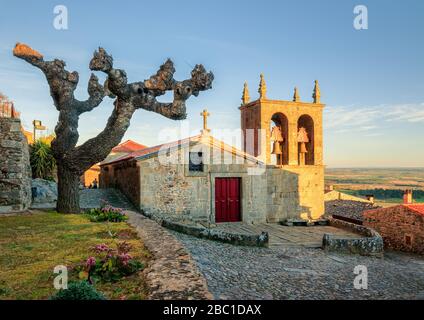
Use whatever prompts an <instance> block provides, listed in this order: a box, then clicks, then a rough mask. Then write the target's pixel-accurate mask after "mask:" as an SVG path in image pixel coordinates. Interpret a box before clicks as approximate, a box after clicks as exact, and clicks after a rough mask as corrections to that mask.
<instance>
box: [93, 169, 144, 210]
mask: <svg viewBox="0 0 424 320" xmlns="http://www.w3.org/2000/svg"><path fill="white" fill-rule="evenodd" d="M99 180H100V181H99V184H100V187H101V188H116V189H119V190H120V191H121V192H122V193H123V194H124V195H125V196H126V197H127V198H128V199H129V200H130V201H131V202H132V204H134V205H135V206H136V207H137V208H139V206H140V168H139V166H138V164H137V162H136V161H124V162H118V163H116V164H114V165H109V166H104V167H102V172H101V174H100V176H99Z"/></svg>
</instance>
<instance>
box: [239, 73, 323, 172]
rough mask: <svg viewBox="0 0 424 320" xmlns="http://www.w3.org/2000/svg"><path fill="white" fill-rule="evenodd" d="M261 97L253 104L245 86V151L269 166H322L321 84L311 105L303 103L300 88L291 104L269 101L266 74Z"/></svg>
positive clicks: (281, 101) (262, 80)
mask: <svg viewBox="0 0 424 320" xmlns="http://www.w3.org/2000/svg"><path fill="white" fill-rule="evenodd" d="M258 93H259V98H258V99H256V100H254V101H250V96H249V90H248V86H247V83H245V84H244V89H243V96H242V104H241V106H240V116H241V128H242V147H243V151H245V152H247V153H249V154H252V155H253V156H255V157H258V158H259V159H260V160H262V161H264V162H265V163H266V164H268V165H276V166H282V167H285V166H288V167H296V166H300V167H304V166H322V165H323V141H322V140H323V139H322V137H323V134H322V112H323V109H324V104H321V92H320V88H319V84H318V81H315V85H314V89H313V94H312V99H313V100H312V102H304V101H301V98H300V93H299V90H298V89H297V87H296V88H295V89H294V94H293V99H292V100H291V101H288V100H272V99H269V98H268V97H267V87H266V83H265V78H264V75H263V74H261V76H260V82H259V89H258Z"/></svg>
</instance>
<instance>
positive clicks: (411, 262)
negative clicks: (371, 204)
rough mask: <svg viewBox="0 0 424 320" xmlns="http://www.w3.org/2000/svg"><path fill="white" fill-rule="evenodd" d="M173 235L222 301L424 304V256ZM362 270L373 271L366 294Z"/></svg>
mask: <svg viewBox="0 0 424 320" xmlns="http://www.w3.org/2000/svg"><path fill="white" fill-rule="evenodd" d="M172 234H174V235H175V237H176V238H177V239H179V240H180V241H181V242H182V243H183V244H184V246H185V247H186V248H187V250H188V251H189V252H190V253H191V255H192V257H193V258H194V260H195V261H196V263H197V265H198V267H199V269H200V270H201V272H202V273H203V274H204V275H205V277H206V279H207V283H208V287H209V290H210V291H211V292H212V294H213V295H214V297H215V298H216V299H424V257H420V256H416V255H409V254H403V253H397V252H387V253H385V257H384V258H375V257H363V256H359V255H344V254H334V253H330V254H328V253H325V252H324V251H323V250H321V249H310V248H303V247H298V248H295V247H291V248H290V247H287V248H281V247H280V248H278V249H273V248H255V247H241V246H234V245H230V244H224V243H219V242H214V241H210V240H205V239H199V238H195V237H191V236H188V235H185V234H181V233H177V232H174V231H172ZM357 265H364V266H366V267H367V269H368V289H366V290H364V289H362V290H358V289H355V288H354V285H353V283H354V279H355V277H356V276H357V275H356V274H354V268H355V266H357Z"/></svg>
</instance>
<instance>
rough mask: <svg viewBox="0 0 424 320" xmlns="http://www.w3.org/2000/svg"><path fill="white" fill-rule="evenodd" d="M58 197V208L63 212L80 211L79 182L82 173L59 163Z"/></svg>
mask: <svg viewBox="0 0 424 320" xmlns="http://www.w3.org/2000/svg"><path fill="white" fill-rule="evenodd" d="M57 176H58V185H57V189H58V197H57V205H56V210H57V211H58V212H61V213H79V212H80V205H79V184H80V175H79V173H78V172H75V171H72V170H71V169H69V168H68V167H66V165H64V164H62V163H58V166H57Z"/></svg>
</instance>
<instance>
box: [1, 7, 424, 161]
mask: <svg viewBox="0 0 424 320" xmlns="http://www.w3.org/2000/svg"><path fill="white" fill-rule="evenodd" d="M59 4H63V5H65V6H66V7H67V8H68V16H69V21H68V22H69V29H68V30H60V31H59V30H56V29H55V28H54V27H53V19H54V13H53V8H54V7H55V6H56V5H59ZM358 4H363V5H366V6H367V8H368V15H369V17H368V18H369V26H368V27H369V28H368V30H356V29H354V28H353V19H354V13H353V8H354V7H355V6H356V5H358ZM1 9H2V10H1V11H0V91H1V92H3V93H4V94H6V95H7V96H9V98H10V99H12V100H13V101H15V104H16V106H17V107H18V109H19V110H20V111H21V112H22V114H23V116H22V117H23V121H24V124H25V125H26V126H27V127H30V123H31V121H32V120H33V119H35V118H37V119H41V120H42V121H43V122H44V123H45V124H46V125H47V126H48V127H49V128H50V129H51V130H53V128H54V126H55V123H56V120H57V111H56V110H55V108H54V107H53V105H52V101H51V98H50V96H49V89H48V86H47V84H46V81H45V79H44V76H43V75H42V74H41V72H40V71H39V70H37V69H35V68H34V67H32V66H30V65H28V64H26V63H25V62H23V61H21V60H18V59H16V58H14V57H13V56H12V53H11V52H12V49H13V47H14V45H15V43H16V42H18V41H19V42H24V43H27V44H29V45H31V46H32V47H33V48H34V49H37V50H39V51H40V52H41V53H43V54H44V56H45V59H53V58H60V59H63V60H65V61H66V63H67V66H68V69H69V70H76V71H78V72H79V73H80V84H79V88H78V90H77V97H78V98H81V99H83V98H85V97H86V96H87V94H86V88H87V81H88V78H89V75H90V70H89V69H88V63H89V61H90V59H91V57H92V52H93V51H94V50H95V49H96V48H97V47H98V46H102V47H104V48H105V49H106V50H107V51H108V52H109V53H111V54H112V55H113V57H114V59H115V66H116V67H118V68H122V69H125V70H126V71H127V74H128V77H129V80H130V81H139V80H144V79H146V78H148V77H149V76H150V75H151V74H153V73H155V72H156V70H157V68H158V66H159V65H160V64H161V63H162V62H163V61H165V59H166V58H168V57H170V58H172V59H173V61H174V63H175V65H176V69H177V72H176V75H175V76H176V78H177V79H181V80H182V79H185V78H187V77H188V76H189V74H190V71H191V69H192V67H193V66H194V65H195V64H196V63H202V64H204V65H205V67H206V68H207V69H210V70H212V71H213V72H214V74H215V81H214V84H213V89H212V90H209V91H207V92H202V93H201V94H200V95H199V97H197V98H196V97H192V98H191V99H190V100H189V101H188V120H189V126H190V132H193V133H197V132H198V130H199V128H200V127H201V117H200V115H199V113H200V111H201V110H203V108H205V107H207V108H208V109H209V111H210V113H211V117H210V119H209V126H210V127H211V128H212V129H220V128H239V126H240V120H239V110H238V106H239V105H240V97H241V93H242V87H243V83H244V81H247V82H248V84H249V88H250V94H251V97H252V98H253V99H255V98H256V97H257V86H258V82H259V74H260V73H261V72H263V73H264V74H265V79H266V82H267V87H268V97H269V98H272V99H282V100H289V99H291V97H292V94H293V88H294V86H298V88H299V91H300V96H301V99H302V100H304V101H311V94H312V89H313V82H314V80H315V79H318V80H319V81H320V85H321V91H322V98H321V100H322V102H324V103H326V104H327V107H326V110H325V116H324V137H325V141H324V143H325V153H324V157H325V163H326V164H327V165H328V166H332V167H335V166H338V167H350V166H383V167H384V166H424V139H423V138H424V61H423V59H424V42H423V31H424V1H421V0H416V1H413V0H406V1H397V0H392V1H383V0H382V1H377V0H374V1H371V0H370V1H366V0H357V1H350V0H343V1H341V0H321V1H312V0H309V1H307V0H300V1H299V0H296V1H294V0H293V1H292V0H290V1H282V0H280V1H277V0H274V1H270V0H265V1H249V0H244V1H241V0H232V1H228V0H227V1H223V0H215V1H179V2H176V1H154V2H153V1H105V0H104V1H75V0H74V1H65V0H61V1H37V2H35V1H31V2H30V1H16V0H14V1H4V0H2V1H1ZM166 98H168V99H169V96H165V97H163V99H162V100H166ZM111 109H112V101H111V100H110V99H109V100H108V99H106V100H105V101H104V102H103V104H102V105H101V106H100V107H98V108H97V109H95V110H94V111H93V112H91V113H87V114H84V115H83V116H82V117H81V120H80V139H81V141H84V140H85V139H88V138H90V137H92V136H93V135H95V134H97V133H98V132H100V131H101V130H102V128H103V127H104V125H105V124H106V120H107V118H108V116H109V114H110V112H111ZM179 125H180V124H179V123H177V122H174V121H171V120H169V119H166V118H164V117H162V116H160V115H157V114H154V113H149V112H146V111H143V110H140V111H138V112H137V114H136V115H135V116H134V117H133V119H132V123H131V127H130V129H129V130H128V132H127V135H126V137H125V139H127V138H131V139H134V140H137V141H139V142H140V143H143V144H146V145H154V144H157V143H160V142H163V141H159V138H158V131H159V130H160V128H166V127H179Z"/></svg>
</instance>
